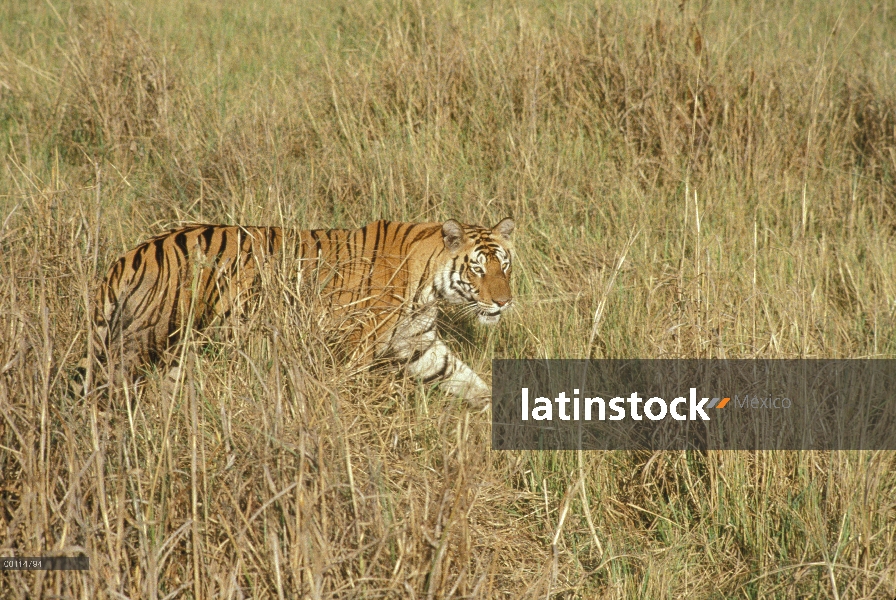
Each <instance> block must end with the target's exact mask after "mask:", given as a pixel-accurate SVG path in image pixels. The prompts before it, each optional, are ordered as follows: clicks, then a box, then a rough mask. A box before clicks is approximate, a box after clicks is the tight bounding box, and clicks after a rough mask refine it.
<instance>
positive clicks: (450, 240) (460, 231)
mask: <svg viewBox="0 0 896 600" xmlns="http://www.w3.org/2000/svg"><path fill="white" fill-rule="evenodd" d="M466 239H467V236H466V234H464V228H463V227H462V226H461V224H460V223H458V222H457V221H455V220H454V219H449V220H447V221H445V222H444V223H443V224H442V241H443V242H445V248H447V249H448V250H449V251H451V252H456V251H458V250H460V247H461V246H463V245H464V242H465V241H466Z"/></svg>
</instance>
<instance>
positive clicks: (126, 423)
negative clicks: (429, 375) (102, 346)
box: [0, 0, 896, 600]
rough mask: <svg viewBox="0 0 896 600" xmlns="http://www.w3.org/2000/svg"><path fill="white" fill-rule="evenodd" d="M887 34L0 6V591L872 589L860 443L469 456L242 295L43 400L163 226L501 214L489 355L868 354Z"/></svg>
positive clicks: (786, 9)
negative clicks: (99, 383) (174, 364)
mask: <svg viewBox="0 0 896 600" xmlns="http://www.w3.org/2000/svg"><path fill="white" fill-rule="evenodd" d="M894 40H896V8H894V7H893V5H892V4H891V3H888V2H868V1H864V0H856V1H843V2H834V3H829V2H824V1H821V0H818V1H810V0H805V1H802V2H764V1H757V2H738V1H735V0H717V1H710V0H707V1H704V2H695V1H693V0H680V1H656V2H651V3H636V2H621V3H620V2H603V1H601V0H598V1H596V2H593V3H592V2H589V3H576V4H565V3H560V2H553V1H551V0H542V1H540V2H536V1H534V0H522V1H521V2H520V3H518V4H516V5H515V6H509V5H507V4H505V3H499V2H472V1H463V2H461V1H453V0H449V1H446V2H436V1H434V0H416V1H410V0H409V1H403V0H386V1H383V2H377V3H374V2H370V1H369V0H351V1H350V0H335V1H333V2H308V3H301V4H300V5H293V4H291V3H287V2H281V1H280V0H270V1H269V2H265V3H261V2H254V1H250V0H238V1H232V2H226V3H224V2H214V3H213V2H206V1H204V0H185V1H184V2H179V3H174V2H165V1H161V0H147V1H145V2H138V1H136V0H135V1H133V2H124V1H118V0H111V1H109V2H100V1H93V0H77V1H75V2H73V3H66V2H63V1H62V0H46V1H44V2H16V1H14V0H0V154H2V158H3V162H2V165H0V556H10V555H13V554H15V555H17V556H34V555H41V554H51V553H72V552H75V551H85V552H86V553H87V554H88V555H89V556H90V557H91V569H90V571H87V572H80V573H77V572H34V571H31V572H2V573H0V596H2V597H9V598H40V597H45V598H73V597H79V598H122V597H131V598H172V597H184V598H204V597H209V598H212V597H216V598H217V597H224V598H238V597H247V598H258V597H275V596H276V597H278V598H295V597H308V598H333V597H343V598H380V597H387V598H405V597H407V598H427V599H432V598H467V597H469V598H483V597H488V598H492V597H500V598H620V599H622V598H796V597H799V598H810V597H811V598H834V599H841V598H842V599H845V598H881V599H886V600H891V599H892V598H893V597H894V596H896V456H894V454H893V453H892V452H718V451H715V452H704V453H699V452H661V453H654V454H651V453H627V452H590V453H576V452H492V451H491V450H490V416H489V413H488V412H487V411H486V412H481V411H477V410H474V409H473V408H472V407H470V406H468V405H467V404H465V403H464V402H462V401H459V400H456V399H454V398H451V397H448V396H445V395H444V394H442V393H440V392H439V391H438V389H436V388H431V387H428V386H422V385H418V384H416V383H415V382H413V381H408V380H405V379H402V378H401V377H399V376H397V375H390V374H389V373H382V372H376V373H367V372H361V373H358V372H356V371H354V370H352V369H349V368H348V367H346V366H345V365H342V364H340V363H338V362H333V361H331V360H328V359H327V355H326V346H325V345H323V344H321V343H319V342H320V340H322V339H326V336H327V323H326V319H325V318H324V317H322V316H321V315H318V314H315V313H313V312H306V313H302V312H301V311H290V310H286V309H285V308H284V307H283V306H282V305H280V304H278V301H277V299H276V298H268V299H267V300H265V304H264V306H262V307H261V309H260V310H258V311H256V312H255V313H254V314H253V315H252V317H251V318H249V319H246V320H243V321H240V322H238V323H234V324H233V332H232V333H231V335H227V336H218V337H216V338H215V339H213V340H212V341H211V343H209V342H208V340H205V339H202V338H200V337H199V336H196V337H195V338H194V339H193V342H192V343H190V344H188V345H187V346H186V347H185V359H184V365H185V369H184V377H183V380H182V381H180V382H179V385H178V386H177V387H176V389H175V390H174V391H173V393H161V391H160V390H161V387H160V386H161V380H162V378H161V376H159V375H156V374H153V373H150V374H149V375H148V377H147V383H146V385H145V386H144V387H142V388H139V389H128V388H122V389H118V390H115V391H114V392H113V393H112V394H111V395H110V397H109V398H106V399H97V398H95V397H94V398H92V399H88V400H84V399H77V398H72V397H70V396H69V395H67V393H66V390H67V387H68V378H69V373H70V372H71V370H72V369H73V367H74V365H75V364H76V363H77V361H78V360H79V359H80V358H81V356H83V355H84V353H85V352H86V347H87V342H86V339H87V331H88V323H87V319H86V316H85V315H86V314H87V310H88V298H89V297H90V293H91V290H92V289H94V286H95V285H96V283H97V281H98V279H99V278H100V277H101V276H102V275H103V273H104V272H105V269H106V268H107V266H108V265H109V264H110V262H111V261H112V259H113V258H115V257H116V256H118V255H119V254H120V253H121V252H122V251H124V250H125V249H127V248H129V247H132V246H133V245H135V244H136V243H138V242H139V241H141V240H143V239H145V238H146V237H148V236H149V235H151V234H154V233H157V232H159V231H161V230H163V229H164V228H166V227H169V226H172V225H177V224H181V223H185V222H196V221H202V222H221V223H231V224H232V223H242V224H271V225H284V226H288V227H297V228H308V227H353V226H358V225H362V224H364V223H366V222H368V221H371V220H374V219H378V218H389V219H393V220H410V221H427V220H444V219H447V218H457V219H460V220H463V221H466V222H470V223H484V224H494V223H496V222H497V221H498V220H499V219H500V218H502V217H504V216H508V215H512V216H513V217H514V218H515V219H516V222H517V226H518V229H517V231H516V233H515V234H514V235H515V244H516V249H517V254H516V256H517V260H516V263H515V269H514V273H515V293H516V308H515V310H514V311H513V312H512V313H511V314H510V315H509V316H508V317H506V318H505V319H504V320H503V321H502V323H501V324H500V325H499V326H498V327H497V328H494V329H483V328H479V327H477V326H473V325H471V324H467V323H465V322H463V321H460V320H457V319H452V317H451V315H450V314H449V315H448V316H447V318H446V324H447V327H446V328H447V329H448V330H450V331H449V333H448V334H447V336H448V339H449V343H450V345H452V346H453V347H454V348H455V349H457V351H458V352H459V353H460V354H461V355H462V356H463V357H464V358H465V360H467V361H468V362H469V363H470V364H471V365H473V366H474V368H476V369H477V370H478V371H479V372H480V373H483V374H484V375H485V376H486V377H488V376H489V375H490V360H491V359H492V358H502V357H503V358H516V357H528V358H542V357H550V358H582V357H589V356H590V357H608V358H615V357H621V358H624V357H641V358H659V357H663V358H674V357H692V358H693V357H706V358H713V357H729V358H751V357H770V358H795V357H850V358H859V357H888V358H894V357H896V322H894V313H896V251H894V250H896V248H894V243H896V242H894V227H896V45H894V42H893V41H894Z"/></svg>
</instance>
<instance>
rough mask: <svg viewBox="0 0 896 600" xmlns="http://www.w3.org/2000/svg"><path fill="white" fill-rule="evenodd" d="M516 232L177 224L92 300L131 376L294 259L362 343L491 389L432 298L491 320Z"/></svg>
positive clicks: (463, 391) (425, 370)
mask: <svg viewBox="0 0 896 600" xmlns="http://www.w3.org/2000/svg"><path fill="white" fill-rule="evenodd" d="M512 229H513V222H512V221H511V220H510V219H505V220H503V221H501V223H499V224H498V225H497V226H496V227H495V228H492V229H488V228H483V227H477V226H469V225H461V224H459V223H457V222H456V221H447V222H445V223H444V224H443V223H395V222H389V221H376V222H374V223H370V224H368V225H366V226H365V227H362V228H360V229H357V230H336V229H331V230H322V229H321V230H302V231H292V230H283V229H281V228H278V227H248V226H246V227H242V226H224V225H191V226H186V227H182V228H180V229H174V230H171V231H168V232H167V233H164V234H162V235H159V236H157V237H154V238H152V239H150V240H147V241H146V242H144V243H142V244H140V245H139V246H137V247H136V248H134V249H132V250H130V251H129V252H127V253H126V254H125V255H124V256H122V257H121V258H119V259H118V260H117V261H116V262H115V263H114V264H113V265H112V266H111V268H110V269H109V271H108V274H107V276H106V278H105V280H104V281H103V283H102V285H101V286H100V288H99V289H98V291H97V294H96V298H95V306H94V314H93V322H94V332H95V336H94V340H95V341H94V345H95V348H97V349H98V351H99V352H98V353H99V354H100V356H101V357H102V358H104V359H105V360H106V362H107V363H109V365H110V366H112V365H115V368H117V369H120V370H123V371H124V372H125V373H132V372H133V371H134V370H135V369H136V368H137V367H139V366H140V365H143V364H147V363H150V362H153V361H156V360H159V359H160V358H162V357H163V356H164V355H165V353H166V351H167V350H169V349H170V348H171V347H172V346H173V345H174V344H176V343H177V342H178V341H179V340H181V339H182V338H183V334H184V333H185V332H186V330H187V328H190V327H192V328H198V329H201V328H204V327H206V326H207V325H209V324H210V323H212V322H213V321H215V320H216V319H218V318H220V317H223V316H226V315H227V314H229V313H231V312H234V311H238V310H239V309H240V308H241V307H242V306H243V305H244V304H245V302H246V301H247V300H248V299H249V298H250V297H252V295H253V294H254V293H255V292H256V291H257V290H258V286H259V281H260V278H261V273H262V271H263V269H264V268H266V266H271V267H273V268H279V267H280V266H281V265H284V264H288V262H287V261H284V260H283V259H284V258H288V257H295V258H296V259H297V260H296V261H295V263H293V264H294V265H295V269H296V272H295V273H294V274H292V273H291V274H290V275H291V276H292V275H294V276H295V277H296V279H297V284H299V285H301V284H305V283H310V284H311V285H310V286H305V287H310V288H312V289H315V290H316V291H317V293H319V294H320V297H321V299H322V300H323V301H324V303H325V306H327V307H328V308H329V309H330V310H331V311H333V312H334V313H336V314H339V315H340V316H341V317H343V323H344V324H345V326H344V328H345V337H346V339H347V340H348V341H349V342H350V343H351V344H353V345H354V347H355V349H356V351H358V352H361V353H363V354H365V355H367V356H368V357H390V358H397V359H399V360H400V361H402V362H404V363H406V365H407V368H408V370H409V372H410V373H411V374H413V375H416V376H418V377H420V378H422V379H424V380H437V379H438V380H443V381H446V382H448V383H447V387H448V389H449V391H452V392H453V393H457V394H458V395H462V396H473V395H478V396H481V395H484V394H485V393H486V391H487V386H485V384H484V383H483V382H482V380H481V379H480V378H479V377H478V376H477V375H476V374H475V373H473V372H472V371H471V370H470V369H469V367H467V366H466V365H464V364H463V363H462V362H460V361H459V360H458V359H457V358H456V357H454V355H453V354H452V353H451V352H450V350H448V349H447V347H446V346H445V345H444V343H443V342H442V341H441V340H439V339H438V336H437V333H436V317H437V304H438V302H439V301H448V302H451V303H467V304H470V305H471V306H474V308H475V307H478V308H475V309H476V310H477V312H478V313H479V316H480V320H481V321H483V322H487V323H488V322H494V321H496V320H497V319H498V318H499V316H500V313H501V312H502V311H503V310H504V309H505V308H507V307H509V304H510V301H511V294H510V287H509V276H510V247H509V235H510V232H511V231H512ZM453 380H457V381H453ZM452 381H453V383H452Z"/></svg>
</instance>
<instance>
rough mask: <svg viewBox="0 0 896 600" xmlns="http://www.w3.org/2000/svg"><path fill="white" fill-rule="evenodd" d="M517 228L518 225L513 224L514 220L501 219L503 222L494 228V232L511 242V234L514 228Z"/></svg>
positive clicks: (508, 218)
mask: <svg viewBox="0 0 896 600" xmlns="http://www.w3.org/2000/svg"><path fill="white" fill-rule="evenodd" d="M515 226H516V223H514V222H513V219H511V218H510V217H507V218H506V219H501V222H500V223H498V224H497V225H495V226H494V227H492V232H494V233H497V234H498V235H499V236H501V237H502V238H504V239H506V240H509V239H510V234H511V233H513V228H514V227H515Z"/></svg>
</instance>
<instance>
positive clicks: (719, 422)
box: [492, 359, 896, 450]
mask: <svg viewBox="0 0 896 600" xmlns="http://www.w3.org/2000/svg"><path fill="white" fill-rule="evenodd" d="M492 448H493V449H495V450H577V449H582V450H687V449H706V450H896V360H833V359H830V360H828V359H793V360H772V359H743V360H709V359H675V360H642V359H638V360H623V359H614V360H495V361H493V362H492Z"/></svg>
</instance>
